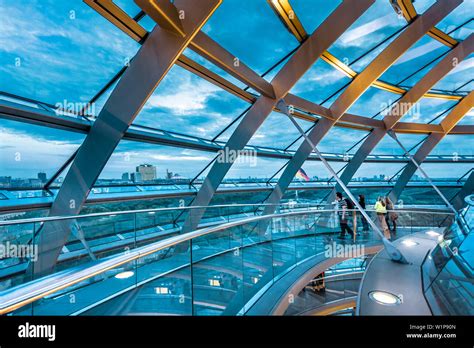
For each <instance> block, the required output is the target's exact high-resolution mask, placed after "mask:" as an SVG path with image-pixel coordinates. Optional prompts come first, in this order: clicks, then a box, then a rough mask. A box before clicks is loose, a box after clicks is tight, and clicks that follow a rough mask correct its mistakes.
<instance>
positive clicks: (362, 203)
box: [359, 195, 369, 232]
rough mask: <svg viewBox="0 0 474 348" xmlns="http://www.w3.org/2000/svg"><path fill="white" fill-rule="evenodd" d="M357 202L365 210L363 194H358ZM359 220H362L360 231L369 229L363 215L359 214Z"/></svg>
mask: <svg viewBox="0 0 474 348" xmlns="http://www.w3.org/2000/svg"><path fill="white" fill-rule="evenodd" d="M359 204H360V206H361V207H362V209H364V210H365V196H364V195H359ZM360 220H361V221H362V231H363V232H367V231H369V223H368V222H367V219H366V218H365V216H364V215H362V214H361V216H360Z"/></svg>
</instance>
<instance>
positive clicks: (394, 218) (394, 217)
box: [385, 196, 398, 232]
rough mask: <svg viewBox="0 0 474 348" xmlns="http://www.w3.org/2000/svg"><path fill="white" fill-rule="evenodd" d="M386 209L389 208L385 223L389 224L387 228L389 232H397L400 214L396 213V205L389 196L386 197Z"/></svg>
mask: <svg viewBox="0 0 474 348" xmlns="http://www.w3.org/2000/svg"><path fill="white" fill-rule="evenodd" d="M385 207H386V208H387V214H386V215H385V222H386V223H387V227H388V229H389V230H392V231H393V232H397V219H398V214H397V213H396V212H395V205H394V204H393V202H392V201H391V199H390V198H389V197H388V196H387V197H385ZM390 222H392V226H393V228H390Z"/></svg>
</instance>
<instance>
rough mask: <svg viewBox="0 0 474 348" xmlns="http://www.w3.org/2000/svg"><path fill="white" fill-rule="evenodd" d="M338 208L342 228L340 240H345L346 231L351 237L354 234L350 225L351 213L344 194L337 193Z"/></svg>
mask: <svg viewBox="0 0 474 348" xmlns="http://www.w3.org/2000/svg"><path fill="white" fill-rule="evenodd" d="M336 201H337V208H338V213H339V224H340V226H341V234H340V235H339V238H340V239H344V237H345V236H346V231H347V233H349V234H350V235H352V236H354V232H353V231H352V229H351V228H350V227H349V225H348V223H347V222H348V218H349V212H348V211H347V201H346V200H345V199H344V198H343V197H342V193H340V192H336Z"/></svg>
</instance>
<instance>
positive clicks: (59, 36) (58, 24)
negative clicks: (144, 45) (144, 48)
mask: <svg viewBox="0 0 474 348" xmlns="http://www.w3.org/2000/svg"><path fill="white" fill-rule="evenodd" d="M0 18H2V30H1V31H0V42H2V44H1V45H0V90H3V91H6V92H9V93H13V94H17V95H21V96H24V97H28V98H32V99H37V100H40V101H43V102H47V103H50V104H56V103H63V102H64V101H65V100H67V101H68V102H88V101H89V100H90V98H91V97H92V96H93V95H94V94H95V93H97V92H98V91H99V89H100V88H102V87H103V86H104V85H105V84H106V83H107V82H108V81H109V80H110V78H111V77H112V76H113V75H114V74H115V73H116V72H117V71H118V70H119V69H120V68H121V67H122V66H123V65H124V64H125V63H126V62H127V61H128V60H129V59H130V58H131V57H133V56H134V55H135V53H136V52H137V50H138V47H139V45H138V43H136V42H135V41H134V40H132V39H130V38H129V37H128V36H127V35H126V34H124V33H123V32H122V31H121V30H119V29H117V28H116V27H115V26H114V25H112V24H111V23H110V22H109V21H108V20H106V19H105V18H103V17H102V16H100V15H99V14H98V13H97V12H95V11H94V10H93V9H92V8H90V7H89V6H88V5H86V4H85V3H84V2H82V1H75V2H72V3H71V2H69V1H53V0H45V1H25V0H19V1H3V3H2V6H0ZM32 81H33V82H34V83H32Z"/></svg>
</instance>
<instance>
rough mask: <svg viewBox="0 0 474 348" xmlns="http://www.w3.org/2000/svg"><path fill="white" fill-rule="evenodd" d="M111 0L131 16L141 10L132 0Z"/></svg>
mask: <svg viewBox="0 0 474 348" xmlns="http://www.w3.org/2000/svg"><path fill="white" fill-rule="evenodd" d="M113 2H114V3H115V4H116V5H117V6H118V7H120V8H121V9H122V10H124V11H125V12H126V13H127V14H128V15H129V16H130V17H132V18H133V17H135V16H136V15H137V14H138V13H140V11H141V8H140V7H138V6H137V5H136V4H135V2H134V1H133V0H113Z"/></svg>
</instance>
